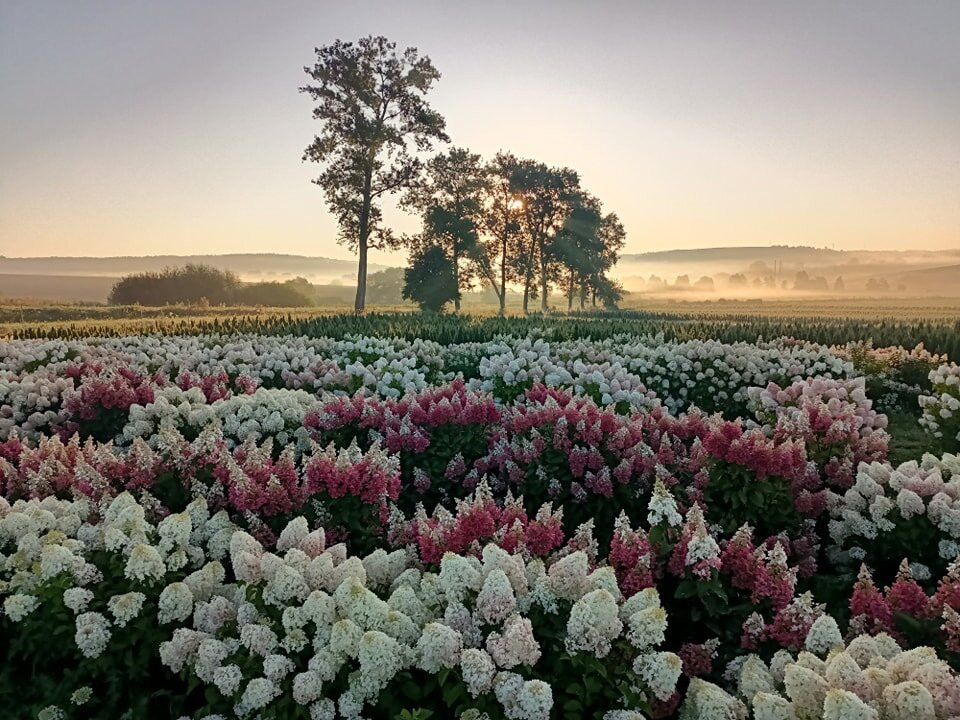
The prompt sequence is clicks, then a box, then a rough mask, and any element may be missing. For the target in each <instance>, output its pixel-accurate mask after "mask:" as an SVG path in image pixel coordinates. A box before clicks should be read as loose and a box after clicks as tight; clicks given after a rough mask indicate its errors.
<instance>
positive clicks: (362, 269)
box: [353, 237, 367, 315]
mask: <svg viewBox="0 0 960 720" xmlns="http://www.w3.org/2000/svg"><path fill="white" fill-rule="evenodd" d="M357 250H358V254H359V256H360V262H359V264H358V267H357V297H356V300H354V302H353V311H354V312H355V313H356V314H357V315H363V310H364V307H365V305H366V302H367V238H366V237H361V238H360V241H359V242H358V244H357Z"/></svg>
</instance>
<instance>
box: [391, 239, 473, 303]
mask: <svg viewBox="0 0 960 720" xmlns="http://www.w3.org/2000/svg"><path fill="white" fill-rule="evenodd" d="M403 297H404V299H406V300H413V302H415V303H417V305H419V306H420V309H421V310H431V311H434V312H440V311H441V310H443V306H444V305H446V304H447V303H448V302H456V301H457V300H459V299H460V289H459V288H458V287H457V279H456V274H455V272H454V269H453V261H452V260H451V259H450V258H449V257H447V254H446V253H445V252H444V251H443V248H441V247H439V246H438V245H430V246H428V247H426V248H423V249H422V250H419V251H417V252H415V253H414V254H413V255H412V256H411V257H410V267H408V268H407V269H406V270H405V271H404V273H403Z"/></svg>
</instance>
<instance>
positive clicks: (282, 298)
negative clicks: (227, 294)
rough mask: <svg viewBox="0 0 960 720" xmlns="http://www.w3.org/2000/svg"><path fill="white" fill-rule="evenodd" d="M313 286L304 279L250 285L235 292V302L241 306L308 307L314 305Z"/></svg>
mask: <svg viewBox="0 0 960 720" xmlns="http://www.w3.org/2000/svg"><path fill="white" fill-rule="evenodd" d="M314 295H315V291H314V288H313V286H312V285H311V284H310V283H309V282H307V280H306V279H305V278H302V277H297V278H293V279H292V280H287V281H286V282H282V283H281V282H277V281H276V280H273V281H270V282H259V283H251V284H249V285H243V286H242V287H240V288H239V289H238V290H237V293H236V302H237V303H239V304H241V305H263V306H265V307H309V306H311V305H313V304H314V302H313V296H314Z"/></svg>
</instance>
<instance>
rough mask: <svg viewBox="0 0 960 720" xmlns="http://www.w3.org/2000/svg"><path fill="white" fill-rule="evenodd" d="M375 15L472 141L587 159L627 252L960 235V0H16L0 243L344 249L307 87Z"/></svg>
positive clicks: (460, 137) (885, 244) (117, 248)
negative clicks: (340, 42) (408, 51)
mask: <svg viewBox="0 0 960 720" xmlns="http://www.w3.org/2000/svg"><path fill="white" fill-rule="evenodd" d="M367 34H383V35H387V36H388V37H390V38H391V39H393V40H395V41H396V42H397V44H398V45H399V46H401V47H404V46H406V45H415V46H417V47H418V48H419V49H420V50H421V52H423V53H425V54H427V55H429V56H430V57H431V58H432V60H433V62H434V64H435V65H436V66H437V68H438V69H439V70H440V72H441V73H442V78H441V80H440V82H439V84H438V85H437V87H436V89H435V92H434V93H433V94H432V97H431V101H432V103H433V106H434V107H435V108H436V109H437V110H438V111H440V112H441V113H442V114H443V115H444V116H445V117H446V119H447V130H448V132H449V134H450V136H451V138H452V140H453V142H454V143H455V144H457V145H462V146H466V147H469V148H471V149H472V150H474V151H476V152H479V153H481V154H483V155H484V156H492V155H493V154H494V153H495V152H496V151H497V150H499V149H505V150H511V151H513V152H514V153H516V154H518V155H520V156H523V157H530V158H535V159H539V160H543V161H545V162H548V163H550V164H555V165H567V166H569V167H571V168H574V169H575V170H577V171H579V172H580V174H581V177H582V181H583V184H584V186H585V187H586V188H587V189H589V190H590V191H591V192H593V193H594V194H596V195H597V196H598V197H599V198H600V199H601V200H602V201H603V202H604V205H605V208H606V209H608V210H613V211H616V212H617V213H618V214H619V215H620V217H621V219H622V220H623V222H624V224H625V226H626V229H627V232H628V242H627V248H626V251H627V252H643V251H648V250H665V249H673V248H694V247H708V246H717V245H772V244H792V245H798V244H804V245H815V246H821V247H822V246H833V247H836V248H838V249H839V248H849V249H871V248H876V249H902V248H929V249H937V248H955V247H960V41H958V38H960V2H958V1H957V0H943V1H940V2H937V1H935V0H924V1H923V2H910V1H908V0H903V2H896V3H894V2H885V1H882V0H858V1H851V0H845V1H844V2H836V0H824V1H820V2H807V1H805V2H770V1H767V0H757V1H755V2H746V1H744V0H741V1H737V2H730V1H725V2H715V1H714V0H704V1H703V2H683V1H677V0H669V1H668V0H664V1H663V2H632V1H631V2H628V1H625V2H596V1H595V2H578V3H574V2H562V1H559V0H542V1H537V2H532V1H530V2H523V1H518V2H497V1H492V0H485V1H484V2H470V3H467V2H453V1H451V0H446V1H439V0H438V1H437V2H399V1H398V0H393V1H390V2H347V1H343V2H333V1H331V2H324V1H321V0H313V1H312V2H307V1H302V2H301V1H297V2H294V1H287V0H276V1H274V2H266V1H262V2H248V1H244V0H204V1H203V2H194V1H192V0H191V1H182V0H163V1H160V0H156V1H153V2H138V1H135V0H126V1H123V0H116V1H115V2H97V1H94V0H84V2H76V1H75V0H65V1H63V2H48V1H45V0H2V2H0V110H2V112H0V254H2V255H7V256H25V255H118V254H153V255H156V254H168V253H182V254H190V253H220V252H289V253H300V254H306V255H324V256H328V257H339V258H347V257H350V254H349V252H348V251H347V249H346V248H343V247H341V246H338V245H336V244H335V243H334V237H335V234H336V228H335V223H334V220H333V218H332V217H331V216H330V215H329V214H327V212H326V210H325V207H324V203H323V197H322V193H321V191H320V190H319V188H317V187H316V186H314V185H312V184H311V183H310V179H311V177H313V176H314V174H315V173H316V168H315V167H314V166H312V165H310V164H304V163H301V161H300V157H301V154H302V151H303V149H304V147H305V146H306V145H307V144H308V143H309V142H310V140H311V138H312V136H313V133H314V131H315V127H314V125H315V123H314V121H313V120H312V119H311V117H310V110H311V105H310V101H309V99H308V98H307V97H306V96H304V95H300V94H299V93H298V92H297V88H298V87H299V86H300V85H302V84H304V82H305V81H306V76H305V74H304V73H303V66H304V65H307V64H312V62H313V49H314V47H315V46H318V45H324V44H327V43H330V42H332V41H333V40H335V39H337V38H342V39H356V38H358V37H360V36H362V35H367ZM387 220H388V222H389V223H390V224H392V225H393V226H394V227H395V228H396V229H398V230H401V231H413V230H415V229H416V228H417V221H416V219H415V218H412V217H410V216H407V215H405V214H403V213H400V212H398V211H396V210H391V211H389V212H388V213H387ZM371 259H372V260H374V261H379V260H392V261H394V262H396V261H397V260H398V259H399V258H396V257H393V258H391V257H388V256H383V255H380V254H374V255H373V256H372V258H371Z"/></svg>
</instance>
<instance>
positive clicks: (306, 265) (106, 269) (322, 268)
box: [0, 253, 388, 283]
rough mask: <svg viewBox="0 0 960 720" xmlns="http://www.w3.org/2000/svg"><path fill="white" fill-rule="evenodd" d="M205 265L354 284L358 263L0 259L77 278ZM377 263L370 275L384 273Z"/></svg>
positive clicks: (10, 271) (242, 258)
mask: <svg viewBox="0 0 960 720" xmlns="http://www.w3.org/2000/svg"><path fill="white" fill-rule="evenodd" d="M187 263H202V264H206V265H214V266H215V267H218V268H221V269H224V270H231V271H233V272H235V273H236V274H237V275H239V276H240V277H241V278H242V279H244V280H248V279H264V280H283V279H286V278H288V277H295V276H298V275H299V276H301V277H305V278H307V279H308V280H310V281H312V282H323V283H328V282H332V281H342V282H345V283H346V282H350V281H352V280H353V279H354V278H355V277H356V273H357V263H356V261H355V260H334V259H332V258H325V257H309V256H305V255H282V254H279V253H243V254H241V253H237V254H230V255H145V256H135V255H127V256H118V257H25V258H8V257H3V256H0V274H4V275H74V276H87V277H92V276H101V277H119V276H121V275H129V274H131V273H139V272H152V271H157V270H162V269H163V268H165V267H171V266H179V265H186V264H187ZM386 267H388V266H386V265H379V264H376V263H373V264H371V265H370V267H369V272H371V273H373V272H377V271H378V270H384V269H385V268H386Z"/></svg>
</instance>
